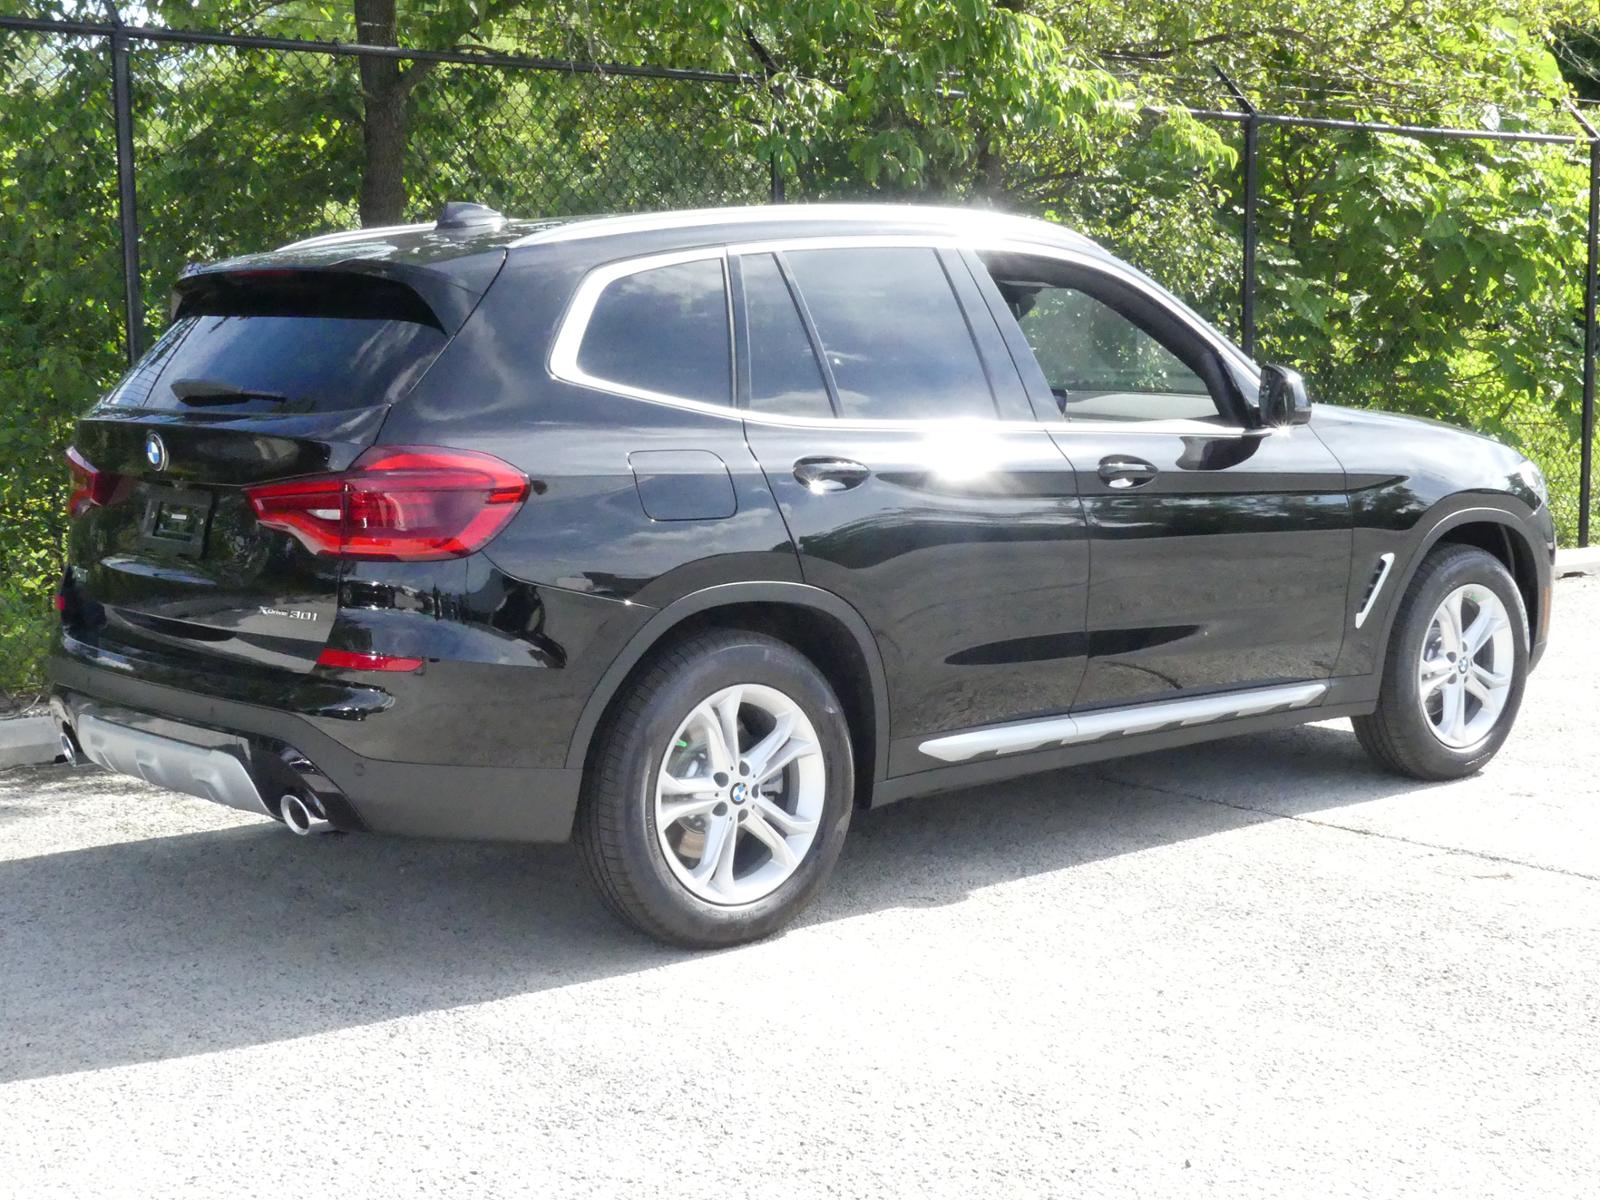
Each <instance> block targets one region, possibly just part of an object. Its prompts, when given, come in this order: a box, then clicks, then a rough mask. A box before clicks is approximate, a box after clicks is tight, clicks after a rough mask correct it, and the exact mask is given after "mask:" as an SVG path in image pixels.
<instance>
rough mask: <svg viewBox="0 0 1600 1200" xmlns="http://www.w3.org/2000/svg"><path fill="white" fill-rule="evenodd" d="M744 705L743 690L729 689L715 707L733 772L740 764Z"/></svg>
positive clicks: (728, 768) (718, 725) (730, 768)
mask: <svg viewBox="0 0 1600 1200" xmlns="http://www.w3.org/2000/svg"><path fill="white" fill-rule="evenodd" d="M743 703H744V689H743V688H729V689H728V691H727V693H726V694H725V695H723V696H722V698H721V699H719V700H718V701H717V703H716V706H715V711H716V714H717V727H718V728H719V729H720V730H721V732H722V744H723V745H724V746H725V747H727V752H728V766H727V767H725V768H724V769H725V770H729V771H731V770H733V769H734V768H735V767H736V766H737V764H738V762H739V706H740V705H741V704H743Z"/></svg>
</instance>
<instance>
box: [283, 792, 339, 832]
mask: <svg viewBox="0 0 1600 1200" xmlns="http://www.w3.org/2000/svg"><path fill="white" fill-rule="evenodd" d="M278 812H279V813H280V814H281V815H282V817H283V823H284V824H285V825H287V826H288V827H289V832H290V833H292V834H294V835H295V836H297V837H309V836H311V835H312V834H313V833H332V832H334V829H333V826H332V825H331V824H329V822H328V817H327V814H325V813H324V812H323V811H322V805H321V804H319V803H318V802H317V800H316V799H315V798H314V797H313V798H312V799H309V800H307V799H305V798H303V797H300V796H297V795H295V794H294V793H293V792H285V793H284V794H283V795H282V796H280V797H279V798H278Z"/></svg>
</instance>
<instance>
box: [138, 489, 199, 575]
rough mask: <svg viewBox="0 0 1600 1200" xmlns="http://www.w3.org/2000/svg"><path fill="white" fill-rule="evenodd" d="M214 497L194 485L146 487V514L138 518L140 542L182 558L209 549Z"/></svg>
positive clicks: (193, 556) (197, 554) (194, 555)
mask: <svg viewBox="0 0 1600 1200" xmlns="http://www.w3.org/2000/svg"><path fill="white" fill-rule="evenodd" d="M213 499H214V497H213V496H212V495H211V493H210V492H203V491H199V490H196V489H193V488H173V487H162V488H149V487H147V489H146V497H145V503H144V516H143V517H142V518H141V519H140V522H139V543H140V545H141V546H143V547H144V548H145V549H147V550H157V551H161V552H162V553H166V554H176V555H178V556H180V557H182V558H199V557H200V556H201V555H203V554H204V553H205V549H206V530H207V528H208V527H209V526H210V524H211V504H212V500H213Z"/></svg>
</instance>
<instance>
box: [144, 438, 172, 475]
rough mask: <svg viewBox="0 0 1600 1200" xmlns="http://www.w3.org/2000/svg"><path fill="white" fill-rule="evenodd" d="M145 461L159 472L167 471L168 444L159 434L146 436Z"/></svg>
mask: <svg viewBox="0 0 1600 1200" xmlns="http://www.w3.org/2000/svg"><path fill="white" fill-rule="evenodd" d="M144 459H145V461H146V462H147V463H149V464H150V465H151V466H152V467H154V468H155V469H156V470H157V471H165V470H166V469H167V444H166V443H165V442H163V441H162V440H161V435H160V434H159V433H151V434H146V435H145V439H144Z"/></svg>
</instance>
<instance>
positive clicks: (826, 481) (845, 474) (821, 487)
mask: <svg viewBox="0 0 1600 1200" xmlns="http://www.w3.org/2000/svg"><path fill="white" fill-rule="evenodd" d="M871 474H872V472H871V471H869V470H867V468H866V467H864V466H862V465H861V464H860V463H858V462H856V461H854V460H853V459H848V458H827V457H820V456H819V457H816V458H802V459H801V460H800V461H799V462H797V463H795V464H794V477H795V478H796V479H798V480H799V481H800V482H801V483H803V484H805V485H806V487H807V488H808V489H810V490H811V491H813V492H815V493H816V494H817V495H819V496H820V495H825V494H826V493H828V492H842V491H845V490H846V489H847V488H853V487H855V486H857V485H858V484H861V483H865V482H866V479H867V476H869V475H871Z"/></svg>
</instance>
